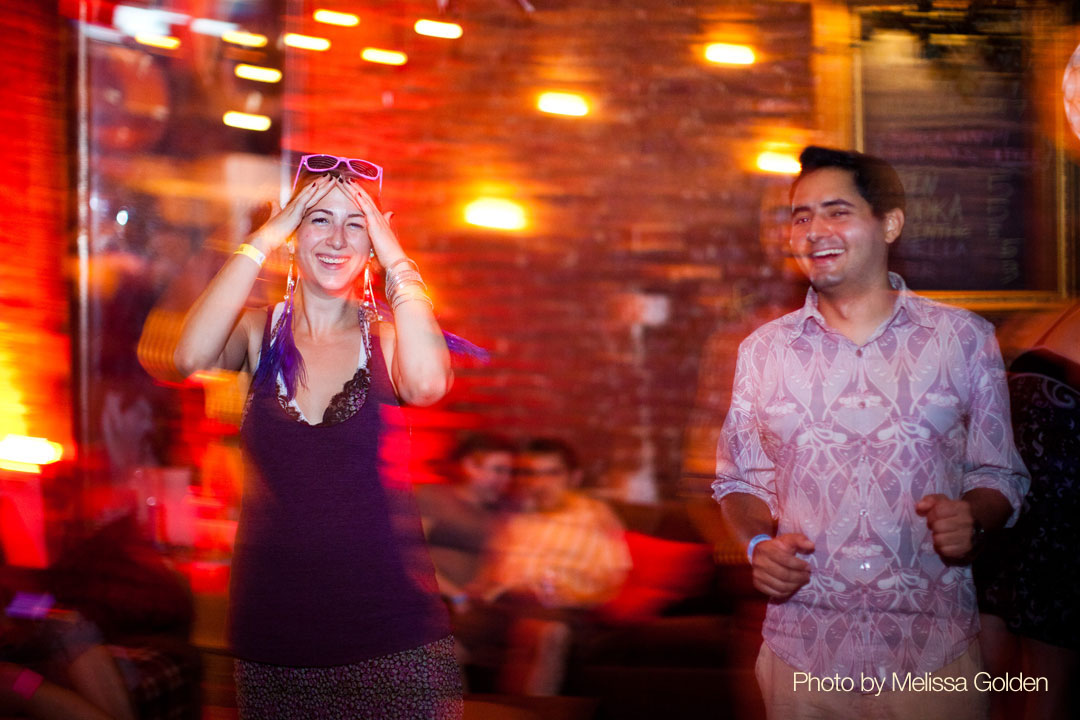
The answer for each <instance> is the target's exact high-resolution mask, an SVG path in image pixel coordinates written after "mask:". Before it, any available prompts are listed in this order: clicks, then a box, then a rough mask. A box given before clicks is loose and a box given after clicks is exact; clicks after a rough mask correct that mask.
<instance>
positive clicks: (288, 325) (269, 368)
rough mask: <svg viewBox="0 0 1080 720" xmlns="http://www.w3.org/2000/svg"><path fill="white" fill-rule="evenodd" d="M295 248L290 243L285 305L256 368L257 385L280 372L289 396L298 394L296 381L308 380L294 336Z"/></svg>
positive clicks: (272, 378) (271, 378) (274, 381)
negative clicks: (264, 355) (266, 349)
mask: <svg viewBox="0 0 1080 720" xmlns="http://www.w3.org/2000/svg"><path fill="white" fill-rule="evenodd" d="M298 276H299V273H298V272H297V270H296V250H295V248H293V247H292V246H291V245H290V246H289V275H288V278H287V279H286V281H285V307H284V308H283V309H282V312H281V317H280V318H279V319H278V321H277V323H276V324H275V326H274V329H273V331H272V333H271V336H270V342H271V345H270V348H269V350H268V351H267V353H266V357H265V358H260V360H259V367H258V368H257V369H256V371H255V378H254V382H255V383H256V384H259V385H261V384H263V383H268V384H276V383H277V378H278V375H280V376H281V378H282V380H283V381H284V382H285V393H286V399H288V400H292V399H293V398H294V397H296V387H297V383H298V382H300V383H303V382H304V381H305V373H304V358H303V357H302V356H301V355H300V351H299V350H297V349H296V341H295V340H294V339H293V327H292V326H293V322H292V321H293V306H294V305H295V298H296V284H297V278H298Z"/></svg>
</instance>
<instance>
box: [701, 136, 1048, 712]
mask: <svg viewBox="0 0 1080 720" xmlns="http://www.w3.org/2000/svg"><path fill="white" fill-rule="evenodd" d="M799 161H800V163H801V165H802V169H801V172H800V174H799V175H798V177H797V178H796V179H795V181H794V183H793V184H792V188H791V240H790V245H791V251H792V252H793V253H794V255H795V259H796V261H797V262H798V264H799V267H800V268H801V269H802V271H803V272H804V273H805V274H806V276H807V278H808V279H809V281H810V285H811V288H810V290H809V291H808V293H807V296H806V302H805V305H804V306H803V307H802V308H801V309H800V310H797V311H795V312H793V313H790V314H788V315H785V316H783V317H781V318H779V319H777V320H774V321H772V322H770V323H767V324H766V325H764V326H762V327H760V328H758V330H756V331H755V332H754V333H752V334H751V335H750V336H749V337H748V338H747V339H746V340H745V341H744V342H743V343H742V344H741V345H740V347H739V353H738V360H737V365H736V372H735V382H734V390H733V396H732V401H731V407H730V410H729V412H728V416H727V419H726V421H725V423H724V428H723V430H722V433H721V438H720V442H719V447H718V450H717V471H716V476H717V477H716V481H715V482H714V483H713V488H714V491H715V497H716V499H717V501H719V502H720V503H721V508H722V510H723V514H724V517H725V519H726V520H727V522H728V523H729V524H730V525H731V527H732V528H733V530H734V532H735V534H736V536H737V537H738V538H739V539H740V541H741V542H742V543H743V544H744V546H745V547H746V549H747V558H748V560H749V562H750V564H751V566H752V568H753V582H754V586H755V587H756V588H757V589H758V590H759V591H761V592H762V593H764V594H765V595H767V596H768V598H769V604H768V608H767V611H766V615H765V621H764V626H763V629H762V634H763V637H764V642H763V644H762V646H761V651H760V653H759V655H758V659H757V666H756V675H757V679H758V684H759V685H760V687H761V691H762V695H763V698H764V701H765V706H766V710H767V713H768V716H769V717H770V718H773V719H775V720H795V719H797V718H830V720H831V719H832V718H853V719H857V720H863V719H864V718H878V717H890V718H950V719H951V720H960V718H972V719H973V720H974V719H975V718H982V717H985V715H986V712H987V696H986V693H985V692H984V691H982V690H981V689H980V688H978V687H976V685H975V682H974V679H975V676H976V674H977V673H979V672H980V671H981V670H982V669H983V668H982V661H981V658H980V652H979V645H978V642H977V640H978V632H979V622H978V620H979V618H978V608H977V607H976V603H975V587H974V581H973V579H972V571H971V567H970V564H971V561H972V558H973V555H974V553H975V551H976V550H977V549H978V546H979V544H980V541H981V538H982V535H983V532H984V531H988V530H995V529H997V528H1000V527H1002V526H1004V525H1005V524H1006V523H1012V522H1015V520H1016V516H1017V512H1018V510H1019V507H1020V501H1021V499H1022V498H1023V496H1024V493H1025V492H1026V491H1027V486H1028V477H1027V473H1026V470H1025V468H1024V465H1023V462H1022V461H1021V459H1020V456H1019V455H1018V454H1017V451H1016V448H1015V446H1014V445H1013V438H1012V432H1011V429H1010V427H1009V423H1008V422H1007V420H1006V418H1007V416H1008V395H1007V388H1006V384H1005V373H1004V366H1003V364H1002V360H1001V353H1000V351H999V349H998V345H997V341H996V339H995V336H994V329H993V326H992V325H991V324H990V323H989V322H987V321H986V320H984V319H982V318H980V317H978V316H976V315H974V314H972V313H970V312H968V311H966V310H961V309H958V308H954V307H948V306H945V305H941V304H938V303H935V302H932V301H930V300H927V299H925V298H922V297H920V296H918V295H916V294H914V293H912V292H910V291H909V290H908V289H907V287H906V286H905V284H904V281H903V279H902V278H901V277H900V276H899V275H896V274H895V273H890V272H889V270H888V256H889V247H890V245H892V244H893V243H894V242H896V241H897V240H898V239H899V237H900V235H901V232H902V231H903V227H904V207H905V199H904V188H903V185H902V184H901V182H900V178H899V177H898V175H897V174H896V171H895V170H894V169H893V168H892V167H891V166H890V165H889V164H888V163H886V162H885V161H884V160H881V159H880V158H875V157H873V156H869V155H864V154H862V153H856V152H849V151H843V150H833V149H829V148H818V147H813V146H811V147H808V148H806V149H805V150H804V151H803V152H802V154H801V156H800V158H799ZM931 675H932V676H933V677H934V678H936V681H937V683H938V685H937V687H938V688H940V687H941V683H942V681H943V679H945V678H948V679H949V681H950V682H951V683H953V684H952V685H951V686H950V687H949V688H948V689H953V688H956V687H959V689H960V690H966V691H960V692H913V691H912V687H910V686H907V685H904V680H905V678H911V677H918V678H923V677H930V676H931ZM813 678H818V681H817V682H814V681H813ZM821 678H825V679H826V680H833V679H834V678H835V680H834V681H833V682H834V684H833V685H829V684H828V683H827V682H826V683H824V684H823V683H822V682H821V681H820V679H821ZM800 679H801V680H802V681H803V682H802V683H801V684H800V682H799V680H800ZM961 679H962V680H963V686H962V687H961V686H960V680H961ZM932 688H933V686H932V687H931V688H928V689H932Z"/></svg>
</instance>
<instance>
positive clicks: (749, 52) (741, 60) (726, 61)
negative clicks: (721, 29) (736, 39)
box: [705, 43, 757, 65]
mask: <svg viewBox="0 0 1080 720" xmlns="http://www.w3.org/2000/svg"><path fill="white" fill-rule="evenodd" d="M705 59H706V60H708V61H709V62H714V63H717V64H718V65H753V64H754V61H755V60H757V56H756V55H754V49H753V48H752V47H750V46H749V45H732V44H730V43H713V44H712V45H709V46H707V47H706V48H705Z"/></svg>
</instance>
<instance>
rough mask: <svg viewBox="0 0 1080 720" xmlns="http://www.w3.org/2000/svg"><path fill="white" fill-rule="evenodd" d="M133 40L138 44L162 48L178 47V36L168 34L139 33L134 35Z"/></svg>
mask: <svg viewBox="0 0 1080 720" xmlns="http://www.w3.org/2000/svg"><path fill="white" fill-rule="evenodd" d="M135 42H137V43H139V44H140V45H149V46H150V47H156V48H161V49H162V50H175V49H176V48H178V47H180V38H174V37H172V36H170V35H144V34H142V33H140V34H138V35H136V36H135Z"/></svg>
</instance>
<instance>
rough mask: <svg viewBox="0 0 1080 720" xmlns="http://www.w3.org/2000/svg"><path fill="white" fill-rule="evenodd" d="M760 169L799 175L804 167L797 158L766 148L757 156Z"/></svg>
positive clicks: (781, 173)
mask: <svg viewBox="0 0 1080 720" xmlns="http://www.w3.org/2000/svg"><path fill="white" fill-rule="evenodd" d="M757 167H758V170H764V171H765V172H769V173H777V174H779V175H798V174H799V171H800V170H801V169H802V165H800V164H799V161H798V159H797V158H795V157H794V156H792V155H788V154H786V153H782V152H775V151H772V150H766V151H765V152H762V153H760V154H758V156H757Z"/></svg>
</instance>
